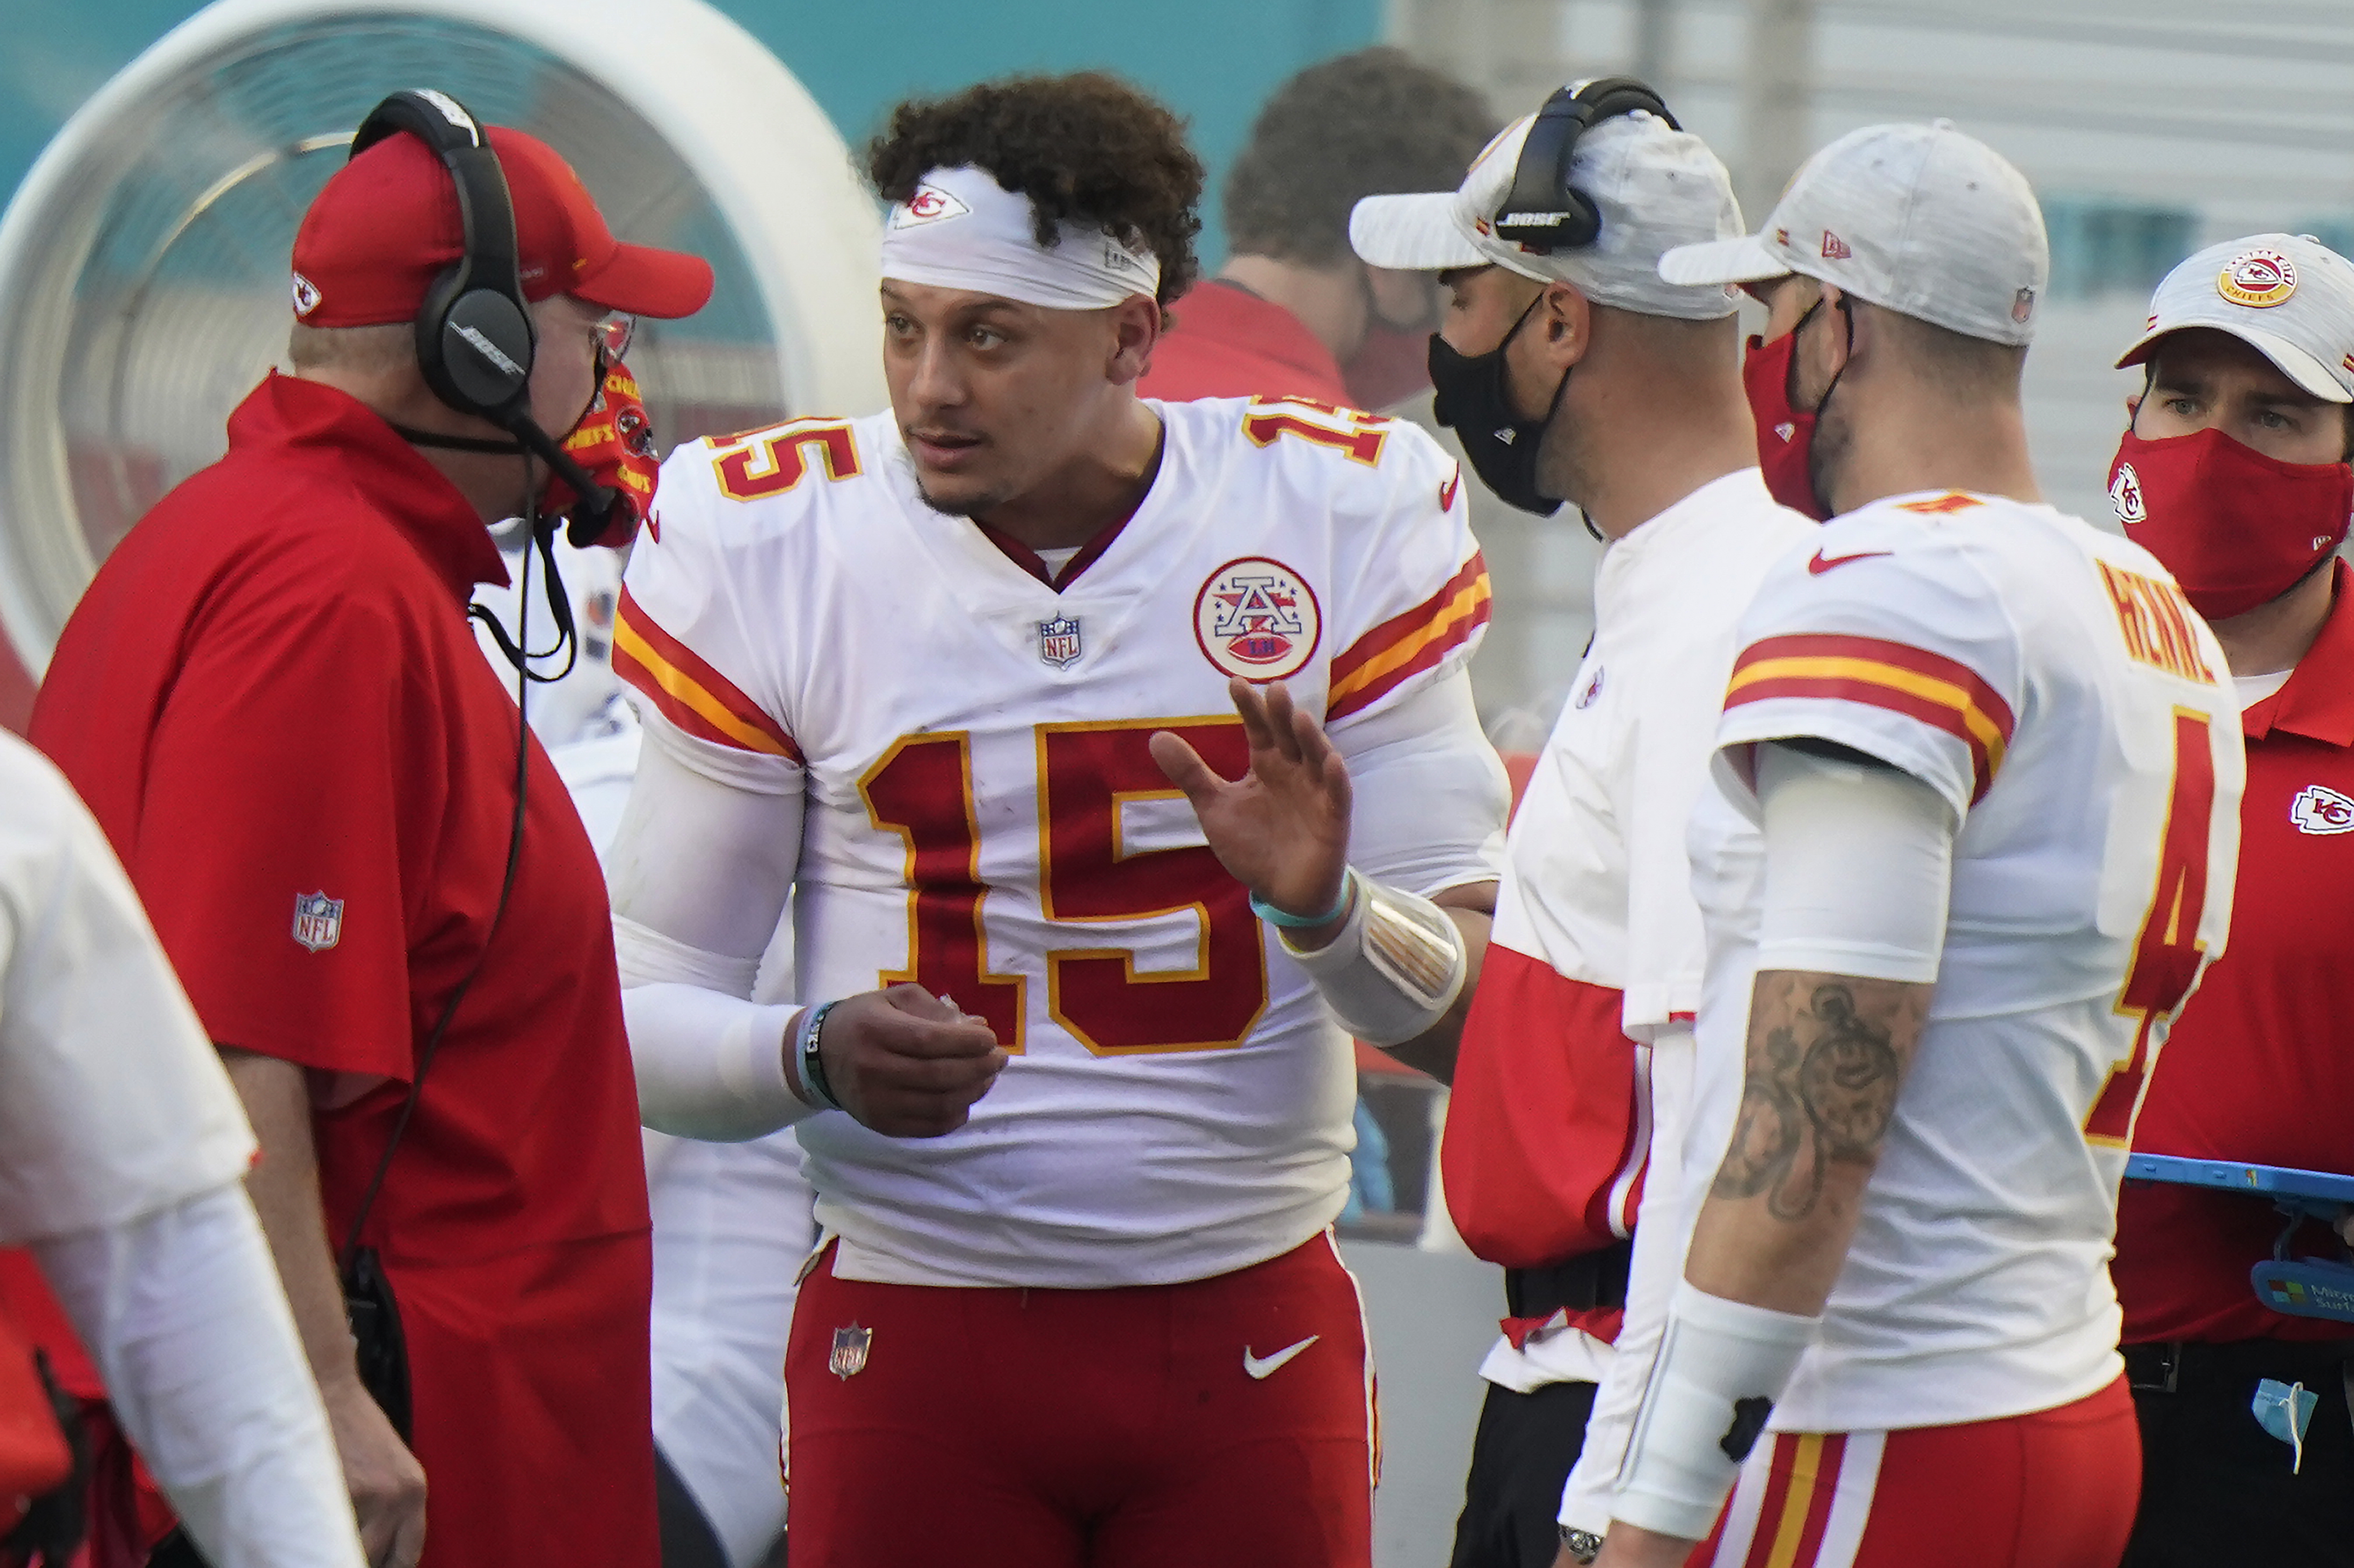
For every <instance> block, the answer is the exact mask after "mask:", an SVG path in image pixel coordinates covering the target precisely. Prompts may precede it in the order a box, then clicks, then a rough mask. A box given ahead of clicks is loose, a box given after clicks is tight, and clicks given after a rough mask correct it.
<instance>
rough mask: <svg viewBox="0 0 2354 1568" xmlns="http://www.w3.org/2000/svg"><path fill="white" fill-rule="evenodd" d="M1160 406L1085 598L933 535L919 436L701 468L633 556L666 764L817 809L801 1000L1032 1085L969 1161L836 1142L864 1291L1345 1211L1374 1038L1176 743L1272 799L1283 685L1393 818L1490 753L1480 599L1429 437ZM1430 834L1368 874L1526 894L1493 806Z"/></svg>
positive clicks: (1178, 1274)
mask: <svg viewBox="0 0 2354 1568" xmlns="http://www.w3.org/2000/svg"><path fill="white" fill-rule="evenodd" d="M1147 406H1148V407H1150V408H1152V409H1153V411H1154V412H1155V414H1156V415H1157V416H1158V417H1159V418H1160V419H1161V425H1162V428H1163V429H1164V430H1165V432H1166V435H1165V446H1164V449H1163V450H1162V454H1161V467H1160V471H1159V474H1158V475H1157V477H1156V478H1155V479H1154V481H1153V482H1152V488H1151V491H1150V493H1149V494H1148V495H1147V496H1146V497H1145V499H1144V502H1143V503H1142V504H1141V505H1140V507H1139V508H1138V510H1137V513H1136V515H1135V516H1134V517H1133V518H1131V519H1130V520H1129V523H1128V524H1126V526H1125V527H1123V528H1121V529H1120V530H1119V533H1118V534H1117V535H1116V536H1114V537H1111V538H1109V539H1108V540H1105V541H1104V542H1103V545H1102V547H1101V548H1100V549H1099V550H1096V551H1094V552H1092V556H1093V558H1091V559H1087V560H1080V559H1076V558H1075V559H1074V560H1072V561H1071V562H1069V563H1068V564H1066V566H1065V567H1063V569H1062V572H1061V574H1060V577H1061V581H1062V586H1061V587H1060V588H1056V587H1055V586H1053V585H1052V584H1050V583H1049V582H1047V581H1044V580H1042V579H1041V577H1039V576H1038V575H1036V574H1035V573H1034V571H1033V570H1032V569H1031V568H1030V567H1029V566H1028V565H1027V564H1025V563H1024V562H1023V560H1021V559H1020V558H1019V556H1016V555H1014V554H1013V553H1010V552H1009V551H1008V550H1007V549H1006V548H1004V547H1002V546H1001V545H1000V544H998V543H997V542H995V541H993V540H992V539H991V537H990V536H989V535H988V534H987V533H985V532H984V531H983V529H981V527H978V526H976V525H974V524H973V523H971V522H970V521H969V520H967V519H965V518H962V517H955V516H950V515H948V514H944V513H940V512H937V511H935V510H933V509H932V508H931V507H929V506H928V505H927V504H925V503H924V501H923V499H922V497H921V496H920V495H919V494H918V493H917V489H916V484H915V481H914V478H913V475H912V472H911V470H910V466H909V462H908V459H907V450H906V446H905V443H904V442H903V440H902V439H901V437H900V435H899V431H898V428H897V426H896V422H895V421H894V419H893V418H892V416H891V415H889V414H887V413H885V414H878V415H871V416H869V417H867V418H862V419H855V420H850V421H829V420H804V421H797V422H794V423H791V424H787V425H783V426H779V427H778V428H776V429H769V430H759V431H754V432H751V433H750V434H748V435H744V436H739V437H736V438H733V439H732V440H725V441H701V442H697V443H695V444H694V445H692V446H688V447H684V448H681V449H680V450H679V451H677V452H676V453H674V454H673V456H672V457H671V459H670V461H668V462H667V463H666V464H665V465H664V466H663V476H662V485H661V491H660V496H661V502H660V518H659V523H658V525H657V526H656V527H655V528H653V529H651V530H649V531H648V534H647V535H646V536H645V537H644V538H642V540H641V541H640V542H639V544H638V546H637V548H636V551H635V553H634V555H633V556H632V558H631V564H630V572H629V578H628V584H627V587H626V588H625V590H624V593H623V596H622V600H621V608H620V616H619V620H618V627H617V642H616V649H617V653H618V656H619V663H620V668H621V670H622V671H623V673H624V674H625V676H627V677H628V678H629V679H631V680H633V681H635V682H637V683H638V684H639V687H640V689H641V691H642V692H643V693H644V694H646V697H647V699H648V700H647V702H646V709H647V717H648V726H647V736H648V743H649V745H650V747H656V748H659V749H660V750H661V752H662V753H663V756H664V757H665V758H667V759H668V760H669V761H671V762H672V763H673V764H675V765H678V766H682V767H684V768H689V769H692V770H694V771H696V772H698V773H701V774H702V775H704V776H705V778H707V779H711V780H713V781H714V782H717V783H721V784H725V785H727V786H729V787H731V788H735V789H741V790H745V791H749V792H755V793H765V794H768V795H770V796H773V797H776V798H779V799H780V800H790V801H792V802H793V804H794V806H797V807H798V808H799V814H800V815H801V827H800V844H801V847H800V859H799V864H798V866H797V868H796V872H795V875H794V878H793V886H794V888H795V890H796V894H797V897H796V900H795V906H794V923H795V937H796V941H797V946H798V966H799V973H800V989H801V995H803V996H805V997H810V998H814V999H819V1000H822V999H824V998H827V997H833V996H843V995H848V994H851V993H853V992H855V991H863V990H868V989H871V988H873V987H874V986H875V984H877V983H878V981H888V980H912V981H914V982H915V983H916V984H917V985H919V986H921V987H922V988H923V989H924V990H925V991H928V992H931V993H933V994H934V995H938V996H944V997H947V998H949V1000H951V1001H955V1002H956V1003H957V1004H958V1005H959V1006H960V1007H961V1008H962V1009H964V1010H965V1012H968V1013H970V1014H972V1015H974V1016H977V1017H979V1018H981V1019H984V1020H986V1021H987V1022H988V1023H989V1025H990V1028H991V1032H992V1033H994V1034H995V1035H996V1037H997V1039H998V1041H999V1043H1000V1044H1002V1045H1003V1046H1004V1047H1005V1048H1006V1049H1007V1050H1008V1051H1010V1052H1012V1053H1013V1054H1015V1056H1016V1064H1015V1065H1014V1066H1013V1068H1012V1069H1010V1070H1009V1071H1008V1072H1007V1074H1006V1075H1005V1076H1004V1077H1003V1078H1002V1079H1001V1080H1000V1082H999V1083H998V1084H997V1086H996V1087H995V1088H994V1089H993V1090H991V1093H990V1095H989V1096H988V1097H986V1098H984V1099H983V1100H981V1102H980V1103H979V1104H978V1105H976V1106H975V1107H973V1112H972V1121H971V1123H970V1125H969V1126H968V1127H967V1128H965V1129H963V1130H962V1131H960V1132H959V1133H956V1134H954V1135H951V1136H950V1137H948V1138H946V1139H938V1140H926V1141H908V1140H905V1139H889V1138H885V1137H884V1136H883V1135H881V1134H879V1133H876V1132H874V1131H872V1130H870V1129H869V1128H864V1127H862V1126H860V1125H859V1124H858V1123H857V1122H855V1121H854V1120H853V1119H852V1118H848V1117H845V1116H831V1117H823V1118H817V1119H814V1120H811V1121H809V1122H806V1123H804V1124H803V1125H802V1127H801V1144H802V1147H803V1149H804V1150H807V1152H808V1158H809V1164H810V1173H811V1180H812V1181H813V1182H814V1184H815V1185H816V1188H817V1191H818V1217H819V1220H820V1222H821V1223H822V1224H823V1225H825V1226H826V1227H827V1229H828V1230H830V1231H832V1232H833V1233H834V1234H838V1235H839V1236H840V1237H841V1238H842V1245H841V1249H840V1252H839V1254H838V1255H837V1258H836V1264H835V1266H836V1268H837V1270H838V1271H839V1272H841V1273H843V1274H844V1275H845V1276H847V1277H854V1278H865V1279H878V1280H890V1281H895V1282H899V1283H905V1284H920V1285H980V1286H1032V1287H1035V1286H1060V1287H1103V1286H1120V1285H1161V1284H1168V1283H1172V1282H1173V1281H1178V1280H1187V1279H1199V1278H1202V1277H1205V1276H1209V1275H1213V1274H1223V1273H1226V1272H1228V1271H1230V1270H1232V1269H1235V1268H1239V1267H1242V1266H1246V1265H1248V1264H1252V1263H1257V1262H1260V1261H1263V1260H1264V1259H1266V1258H1268V1257H1271V1256H1273V1255H1276V1254H1278V1253H1280V1252H1283V1251H1286V1250H1288V1248H1290V1247H1293V1246H1296V1245H1299V1243H1300V1242H1301V1241H1302V1240H1304V1239H1306V1238H1307V1237H1309V1236H1310V1235H1312V1234H1315V1233H1316V1232H1318V1231H1320V1230H1321V1229H1322V1228H1323V1227H1324V1226H1325V1225H1326V1224H1329V1223H1330V1222H1331V1220H1332V1218H1333V1217H1334V1216H1335V1215H1336V1214H1338V1213H1340V1209H1341V1202H1342V1201H1343V1199H1344V1197H1345V1190H1346V1186H1347V1180H1348V1159H1347V1150H1348V1143H1349V1137H1350V1133H1349V1127H1350V1111H1351V1106H1352V1097H1353V1096H1354V1093H1355V1089H1354V1082H1355V1080H1354V1076H1353V1069H1352V1056H1351V1054H1350V1052H1349V1050H1348V1048H1347V1044H1346V1041H1345V1039H1344V1037H1343V1036H1342V1034H1341V1030H1340V1029H1339V1027H1338V1026H1337V1025H1336V1024H1335V1023H1334V1022H1332V1020H1331V1017H1330V1015H1329V1013H1328V1012H1327V1011H1326V1009H1325V1008H1324V1007H1323V1005H1322V1004H1321V1002H1320V1001H1319V1000H1318V998H1317V994H1316V991H1315V988H1314V986H1313V985H1312V984H1311V983H1310V980H1308V978H1307V977H1306V976H1305V975H1303V974H1302V973H1301V972H1300V970H1299V967H1298V966H1297V965H1296V964H1295V963H1293V962H1292V961H1291V960H1290V959H1288V958H1287V957H1285V956H1284V955H1283V954H1282V953H1281V952H1280V951H1279V949H1278V948H1276V946H1275V944H1274V943H1273V941H1272V939H1271V938H1270V937H1269V936H1268V934H1267V933H1266V932H1265V931H1263V930H1262V928H1261V927H1260V924H1259V922H1258V920H1257V918H1256V917H1255V916H1253V915H1252V913H1251V910H1250V907H1249V904H1248V889H1246V888H1245V887H1244V886H1243V885H1240V884H1239V883H1237V882H1235V880H1234V878H1232V877H1231V876H1229V875H1227V874H1225V871H1224V870H1223V869H1222V868H1221V867H1220V866H1219V864H1218V863H1217V861H1216V859H1215V857H1214V856H1213V855H1212V854H1211V853H1210V852H1209V850H1208V849H1207V848H1205V847H1204V844H1203V842H1202V833H1201V829H1200V827H1199V826H1198V824H1197V823H1196V822H1195V821H1194V820H1193V812H1192V810H1190V809H1189V808H1188V807H1187V805H1186V803H1185V800H1184V799H1183V798H1182V795H1180V794H1179V792H1178V791H1177V790H1176V789H1174V788H1173V787H1172V785H1171V784H1170V782H1169V780H1168V779H1165V778H1164V777H1163V776H1162V775H1161V768H1160V767H1159V766H1158V765H1157V764H1156V763H1155V762H1154V760H1153V758H1152V754H1151V752H1150V749H1149V748H1148V746H1147V743H1148V742H1149V741H1150V738H1151V736H1153V734H1154V733H1155V732H1157V731H1163V730H1166V731H1170V732H1172V733H1174V734H1176V735H1179V736H1182V737H1184V738H1185V739H1186V740H1188V741H1189V742H1191V743H1192V745H1193V747H1195V749H1196V750H1198V751H1200V752H1201V753H1202V754H1203V755H1204V758H1207V759H1208V760H1210V761H1211V762H1212V763H1213V765H1214V766H1217V767H1220V768H1222V769H1223V770H1224V771H1225V772H1227V773H1238V772H1240V771H1241V770H1242V768H1243V766H1244V762H1245V741H1244V736H1243V726H1242V725H1241V723H1240V722H1239V720H1238V719H1237V718H1236V717H1235V715H1234V714H1233V712H1232V711H1231V710H1230V709H1229V708H1228V705H1227V702H1226V684H1227V682H1228V680H1229V679H1230V678H1232V677H1233V676H1235V675H1238V674H1246V675H1250V676H1254V677H1256V678H1259V679H1267V680H1275V679H1280V680H1283V681H1285V682H1286V683H1288V686H1289V688H1290V689H1291V691H1292V692H1293V694H1295V697H1296V699H1297V700H1298V701H1299V702H1300V703H1302V704H1309V705H1312V706H1313V708H1314V710H1315V711H1317V712H1319V713H1320V714H1322V715H1325V717H1326V720H1327V722H1328V723H1329V724H1330V725H1331V730H1330V733H1331V736H1332V740H1333V743H1334V745H1335V746H1337V747H1339V748H1340V750H1341V755H1342V756H1343V757H1344V758H1348V759H1349V760H1350V761H1351V762H1352V764H1356V765H1359V766H1360V767H1361V768H1362V769H1363V772H1362V773H1361V775H1360V777H1361V780H1362V789H1372V788H1373V787H1374V781H1376V780H1381V781H1384V782H1385V781H1386V780H1385V779H1384V774H1383V773H1382V771H1381V768H1382V765H1383V763H1384V761H1385V760H1387V758H1384V756H1383V755H1382V753H1383V752H1384V750H1385V749H1387V750H1394V751H1395V752H1397V753H1399V754H1401V755H1400V756H1399V758H1398V761H1399V762H1400V763H1401V764H1402V765H1403V768H1404V772H1403V773H1402V774H1394V775H1392V776H1394V777H1402V778H1414V777H1416V775H1418V774H1421V773H1422V772H1423V771H1424V770H1423V769H1422V768H1418V767H1417V766H1416V762H1415V761H1414V760H1413V759H1411V758H1406V757H1405V756H1404V755H1403V754H1404V753H1405V752H1406V751H1408V750H1409V749H1410V748H1412V747H1416V745H1417V744H1421V743H1425V742H1427V741H1429V740H1430V739H1432V738H1433V723H1432V721H1433V720H1434V719H1437V720H1440V721H1442V722H1445V723H1447V724H1449V725H1451V726H1453V728H1454V731H1455V733H1456V734H1457V735H1458V736H1460V737H1462V739H1463V741H1464V744H1465V745H1466V746H1467V747H1468V746H1469V740H1470V738H1473V737H1476V736H1477V730H1476V728H1475V727H1470V726H1469V708H1468V704H1466V702H1465V701H1464V699H1463V695H1462V685H1463V681H1464V677H1463V674H1462V665H1463V662H1464V660H1465V658H1466V657H1467V656H1468V654H1469V652H1470V650H1471V649H1472V648H1473V647H1474V646H1475V645H1476V643H1477V641H1478V634H1479V628H1480V625H1481V623H1482V622H1483V621H1484V620H1486V616H1487V599H1488V586H1487V581H1486V577H1485V572H1484V568H1483V567H1482V566H1481V564H1480V561H1479V555H1478V551H1477V549H1476V547H1475V546H1474V545H1473V543H1472V541H1471V537H1470V535H1469V531H1468V530H1467V529H1466V528H1465V526H1464V523H1463V516H1464V512H1465V507H1464V503H1463V502H1462V499H1461V493H1460V482H1459V480H1458V477H1457V475H1456V473H1455V469H1454V464H1453V463H1452V462H1450V461H1447V459H1446V458H1445V457H1444V456H1443V455H1442V454H1441V453H1440V451H1439V450H1438V448H1437V443H1435V442H1433V441H1432V440H1429V438H1428V437H1426V436H1425V435H1424V434H1423V433H1422V432H1421V431H1420V430H1418V429H1415V428H1414V427H1413V426H1411V425H1408V424H1405V423H1402V422H1393V421H1388V420H1384V419H1381V418H1377V417H1374V416H1370V415H1362V414H1355V413H1352V412H1347V411H1341V410H1333V409H1328V408H1319V407H1314V406H1310V405H1305V404H1301V403H1298V402H1292V401H1283V400H1246V399H1239V398H1236V399H1218V400H1211V401H1203V402H1197V403H1170V404H1161V403H1153V404H1149V405H1147ZM1222 709H1225V710H1227V711H1223V712H1222V711H1221V710H1222ZM1401 714H1403V715H1404V717H1403V719H1402V720H1401V718H1399V717H1398V716H1396V715H1401ZM1439 733H1440V734H1442V735H1443V734H1445V733H1446V732H1445V731H1444V730H1442V731H1440V732H1439ZM1482 773H1483V775H1484V769H1482ZM1361 792H1362V790H1361ZM1416 805H1426V806H1428V807H1430V808H1433V812H1432V816H1431V818H1430V819H1428V820H1421V819H1417V818H1416V817H1415V815H1414V813H1413V812H1412V811H1411V810H1405V809H1403V808H1404V807H1405V801H1404V800H1401V801H1400V802H1399V805H1398V807H1395V808H1392V810H1393V813H1394V821H1395V827H1396V828H1397V829H1398V830H1401V831H1398V832H1394V833H1393V835H1392V839H1393V842H1390V843H1387V844H1383V843H1379V842H1375V843H1373V844H1362V843H1361V847H1360V853H1359V856H1358V858H1359V862H1360V863H1361V864H1363V865H1364V866H1365V868H1366V869H1367V870H1368V871H1370V872H1372V873H1373V874H1376V875H1378V876H1381V877H1383V878H1384V879H1385V880H1394V881H1398V882H1401V883H1403V884H1404V885H1406V886H1408V887H1410V888H1412V889H1413V890H1414V891H1416V892H1419V893H1430V892H1436V891H1438V890H1440V889H1443V888H1446V887H1449V886H1453V885H1458V884H1460V883H1463V882H1465V881H1467V880H1469V881H1480V880H1486V879H1489V878H1490V877H1492V876H1493V875H1494V874H1495V871H1494V866H1493V862H1492V861H1491V859H1490V856H1491V855H1492V854H1493V853H1494V849H1495V845H1494V844H1493V843H1492V842H1491V840H1492V839H1493V838H1494V836H1495V833H1496V829H1497V826H1498V823H1497V817H1496V812H1495V810H1494V801H1493V800H1482V799H1479V798H1478V797H1477V796H1476V794H1475V795H1474V796H1473V797H1471V798H1469V799H1465V798H1461V797H1458V798H1457V799H1454V800H1448V799H1446V798H1444V797H1440V798H1437V799H1426V800H1421V801H1417V802H1416ZM1366 809H1369V810H1373V809H1379V808H1378V807H1375V806H1373V804H1372V803H1371V802H1368V803H1367V808H1366Z"/></svg>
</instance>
